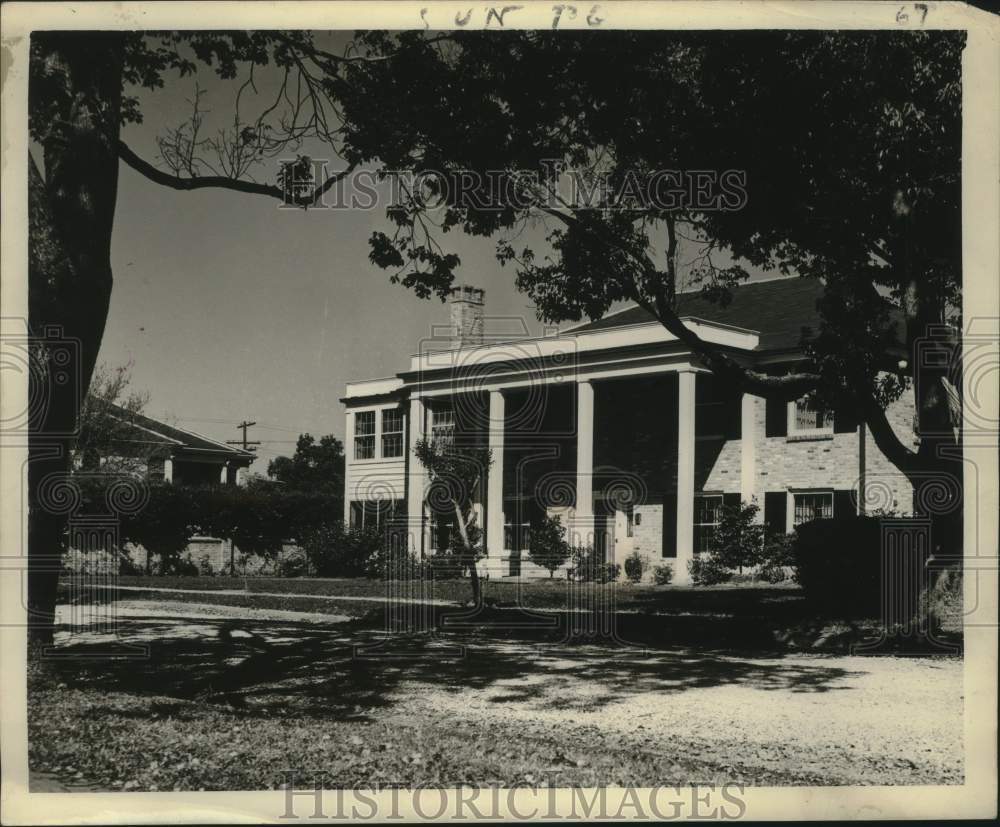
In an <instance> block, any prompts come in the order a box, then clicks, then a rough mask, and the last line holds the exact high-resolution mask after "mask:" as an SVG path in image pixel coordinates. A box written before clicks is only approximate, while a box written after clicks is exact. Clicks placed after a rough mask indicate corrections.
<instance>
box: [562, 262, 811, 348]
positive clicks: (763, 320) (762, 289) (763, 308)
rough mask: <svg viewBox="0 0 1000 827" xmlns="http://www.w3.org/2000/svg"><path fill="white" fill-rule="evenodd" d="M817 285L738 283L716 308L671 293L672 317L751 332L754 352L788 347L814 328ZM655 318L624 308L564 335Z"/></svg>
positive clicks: (696, 295)
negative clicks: (724, 303)
mask: <svg viewBox="0 0 1000 827" xmlns="http://www.w3.org/2000/svg"><path fill="white" fill-rule="evenodd" d="M822 295H823V285H822V283H821V282H819V281H818V280H816V279H813V278H798V277H795V278H785V279H771V280H770V281H758V282H752V283H750V284H743V285H740V286H739V287H736V288H733V290H732V297H733V298H732V301H731V302H730V303H729V304H728V305H727V306H726V307H722V306H720V305H718V304H713V303H712V302H710V301H708V300H706V299H705V298H703V297H702V296H701V294H700V293H698V292H692V293H681V294H680V295H678V297H677V315H678V316H682V317H683V316H693V317H696V318H699V319H704V320H705V321H709V322H718V323H719V324H725V325H732V326H733V327H742V328H745V329H747V330H756V331H757V332H758V333H759V334H760V343H759V344H758V346H757V350H791V349H795V348H797V347H798V346H799V344H800V342H801V340H802V334H803V328H805V329H806V330H807V331H808V335H815V334H816V333H818V332H819V311H818V310H817V309H816V303H817V301H818V300H819V298H820V297H821V296H822ZM653 321H655V319H654V317H653V316H652V315H651V314H650V313H647V312H646V311H645V310H643V309H642V308H641V307H629V308H626V309H625V310H621V311H619V312H618V313H614V314H612V315H610V316H605V317H604V318H603V319H598V320H596V321H593V322H590V323H589V324H585V325H581V326H580V327H576V328H573V329H572V330H570V331H567V332H569V333H586V332H588V331H591V330H606V329H609V328H615V327H624V326H626V325H632V324H643V323H648V322H653Z"/></svg>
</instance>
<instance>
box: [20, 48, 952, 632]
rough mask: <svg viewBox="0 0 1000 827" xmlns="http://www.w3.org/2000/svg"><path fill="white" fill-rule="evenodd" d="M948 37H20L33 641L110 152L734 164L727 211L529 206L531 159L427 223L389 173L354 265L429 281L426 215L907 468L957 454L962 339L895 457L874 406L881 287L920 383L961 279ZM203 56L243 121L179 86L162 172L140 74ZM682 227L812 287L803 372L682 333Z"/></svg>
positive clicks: (206, 169) (97, 312)
mask: <svg viewBox="0 0 1000 827" xmlns="http://www.w3.org/2000/svg"><path fill="white" fill-rule="evenodd" d="M962 44H963V40H962V35H961V34H960V33H952V32H899V33H891V34H884V33H878V32H873V33H837V34H827V33H810V32H803V33H798V32H796V33H781V32H763V33H751V34H745V33H710V34H707V33H654V32H647V33H631V32H596V33H580V32H563V33H547V32H510V31H507V32H503V33H487V32H482V33H473V32H453V33H447V34H433V33H431V34H428V33H424V32H406V33H394V34H386V33H368V34H363V35H359V36H358V37H357V38H356V41H355V46H354V48H353V49H351V50H349V51H345V52H343V54H336V53H334V52H333V51H331V50H330V49H327V48H323V47H322V46H321V45H317V42H316V40H315V39H314V38H313V36H312V35H311V34H309V33H304V32H186V33H176V32H175V33H162V34H153V35H148V34H142V33H134V32H89V33H88V32H82V33H81V32H37V33H34V34H33V35H32V41H31V77H30V85H29V113H30V130H31V137H32V140H33V142H34V145H35V147H36V148H37V151H38V154H39V157H38V158H37V159H36V158H35V157H34V156H33V157H32V158H31V160H30V163H29V177H30V181H29V230H30V236H29V262H30V272H29V304H30V308H29V313H30V319H29V323H30V327H31V331H32V334H33V335H34V342H35V343H34V345H33V358H34V365H33V370H32V372H31V374H30V380H29V381H30V383H31V388H30V392H31V393H32V398H33V399H43V400H44V401H45V404H44V405H42V406H40V407H39V408H38V410H39V411H40V413H39V415H38V416H37V417H35V418H34V419H33V420H32V423H31V434H30V449H29V453H30V467H29V608H30V610H31V636H32V637H33V638H35V639H39V640H42V641H44V640H47V639H49V638H50V636H51V621H52V617H53V612H54V601H55V591H56V583H57V577H58V568H59V556H60V554H61V544H62V534H63V531H64V528H65V519H64V517H62V516H60V515H59V514H57V513H51V511H54V510H57V509H50V508H48V506H47V504H46V503H45V502H42V501H41V500H40V498H39V496H38V494H39V491H40V486H41V483H42V482H43V481H44V480H45V479H46V478H47V477H49V476H50V475H59V474H64V473H65V472H66V470H67V463H68V456H69V445H70V444H71V439H72V433H73V431H74V429H75V426H76V416H77V411H78V409H79V407H80V404H81V401H82V400H83V398H84V395H85V393H86V389H87V387H88V384H89V382H90V377H91V374H92V372H93V369H94V365H95V363H96V360H97V354H98V351H99V348H100V343H101V338H102V335H103V330H104V325H105V321H106V318H107V311H108V305H109V301H110V296H111V290H112V272H111V261H110V250H111V233H112V228H113V226H114V217H115V207H116V196H117V177H118V168H119V163H121V162H124V163H126V164H128V165H129V166H130V167H132V168H133V169H134V170H136V171H137V172H139V173H141V174H142V175H144V176H146V177H147V178H148V179H149V180H151V181H153V182H155V183H157V184H160V185H163V186H168V187H172V188H175V189H179V190H194V189H200V188H205V187H222V188H227V189H231V190H234V191H237V192H240V193H244V194H252V195H259V196H264V197H270V198H275V199H278V200H281V201H284V202H285V203H289V204H295V205H299V206H308V205H310V204H313V203H315V202H316V200H317V199H319V198H320V197H321V196H322V195H323V193H325V192H327V191H328V190H329V189H330V188H331V187H332V186H333V185H334V184H336V183H337V182H338V181H339V180H341V179H343V178H344V177H345V176H346V175H348V174H350V172H351V171H352V170H354V169H356V168H357V167H359V166H360V165H362V164H365V163H375V164H377V165H381V166H382V167H383V168H385V169H412V170H417V171H419V170H446V171H447V170H454V171H457V170H474V171H489V170H506V171H515V170H520V171H535V172H540V173H545V172H546V171H547V170H548V167H547V165H546V163H545V162H546V161H549V160H551V159H559V160H563V161H565V162H567V163H568V164H569V165H570V166H571V167H572V168H573V169H576V170H578V171H580V172H581V173H582V174H583V175H584V176H585V177H586V176H590V175H593V176H603V177H605V178H606V179H607V180H609V181H611V182H618V183H620V184H626V183H627V181H628V176H629V173H630V172H631V173H633V174H636V175H640V176H641V175H643V174H645V173H647V172H649V171H651V170H657V169H682V170H683V169H687V170H694V169H716V170H725V169H738V170H745V171H746V173H747V191H748V192H749V193H750V198H751V204H750V207H749V208H748V209H743V210H738V211H734V212H721V211H716V212H707V211H703V210H699V209H695V208H694V207H693V206H692V205H691V204H689V203H681V204H679V205H677V206H675V207H674V208H671V209H662V208H655V209H648V208H643V206H642V205H641V204H640V205H638V207H636V208H634V209H632V208H630V209H627V210H626V209H613V210H586V209H584V210H581V209H578V208H576V207H575V206H574V205H572V204H563V203H560V202H559V200H558V198H552V197H543V196H548V195H550V194H549V193H547V192H546V189H547V188H546V186H545V181H546V179H545V177H544V175H542V176H541V177H540V178H539V181H538V182H536V183H535V184H531V183H530V182H528V183H525V184H522V183H518V185H517V186H516V187H515V188H514V189H515V190H516V191H517V195H518V197H517V198H514V199H509V200H508V202H507V203H504V204H503V205H502V207H501V208H500V209H481V208H480V207H479V206H478V203H477V202H476V201H475V200H474V201H473V202H472V203H471V204H470V203H448V204H447V207H446V209H445V210H444V211H443V213H440V214H437V215H435V214H432V213H431V212H430V211H429V210H428V209H427V204H426V202H425V201H423V200H421V198H420V197H419V193H418V192H415V191H412V190H409V189H407V188H405V187H404V188H403V189H402V190H401V192H402V195H403V198H402V203H401V204H397V205H395V206H394V207H393V208H392V209H390V210H389V213H388V218H389V226H390V228H391V230H390V233H379V234H377V235H376V236H375V237H374V238H373V249H372V259H373V261H375V262H376V263H378V264H381V265H385V266H391V267H393V268H394V270H395V274H394V277H395V278H396V279H397V280H400V281H402V282H403V283H404V284H406V285H408V286H410V287H412V288H413V289H415V290H416V292H417V293H418V294H419V295H422V296H428V295H433V294H437V295H439V296H445V295H446V294H447V291H448V289H449V287H450V285H451V283H452V281H453V279H454V275H455V270H456V268H457V267H458V266H459V264H460V261H459V258H458V256H457V255H455V254H454V253H453V252H450V251H448V250H447V249H445V248H444V247H443V246H442V243H441V240H440V235H439V234H437V230H436V229H435V223H434V222H437V224H438V225H439V227H440V229H451V228H454V227H461V229H462V230H463V231H465V232H467V233H471V234H477V235H484V236H489V235H493V234H495V233H500V234H503V235H504V236H505V238H501V244H500V246H499V248H498V253H499V255H500V258H501V260H503V261H514V262H515V263H516V265H517V269H518V272H517V279H518V284H519V286H520V287H521V288H522V289H524V290H525V291H526V292H527V293H528V294H529V295H530V296H531V297H532V298H533V299H534V300H535V302H536V305H537V306H538V308H539V311H540V312H541V314H542V315H543V316H544V317H545V318H548V319H561V318H580V317H582V316H584V315H586V316H590V317H593V316H597V315H599V314H600V313H602V312H603V311H604V310H605V309H607V308H608V307H609V306H611V304H613V303H614V302H615V301H617V300H619V299H631V300H633V301H636V302H638V303H639V304H641V305H642V306H643V307H646V308H648V309H649V310H650V311H651V312H653V313H654V315H656V317H657V318H658V319H659V320H660V321H661V323H662V324H664V326H665V327H667V328H668V329H669V330H671V332H673V333H674V334H675V335H677V336H678V337H679V338H680V339H681V340H682V341H684V342H686V343H688V344H689V345H690V346H691V347H692V348H693V349H694V350H695V351H696V352H698V353H699V354H701V356H702V358H703V359H704V360H705V362H706V364H707V365H708V366H709V367H711V368H712V369H713V370H715V371H716V372H718V373H719V374H721V375H723V376H726V377H727V378H729V379H730V380H731V381H732V382H733V383H735V384H736V385H737V386H738V387H742V388H743V389H745V390H748V391H752V392H754V393H759V394H762V395H777V396H781V397H782V398H791V397H794V396H798V395H800V394H801V393H803V392H805V391H807V390H813V389H818V390H819V391H820V392H822V393H825V394H828V395H832V396H840V397H845V398H847V399H848V400H849V401H851V402H853V403H854V404H856V405H857V407H859V408H860V409H862V410H863V411H864V415H865V418H866V420H867V422H868V424H869V426H870V428H871V430H872V433H873V435H874V436H875V438H876V440H877V441H878V444H879V446H880V447H881V449H882V450H883V451H884V452H885V453H886V455H887V456H888V457H889V458H890V459H891V460H892V461H893V462H894V463H896V465H897V466H899V467H900V469H902V470H903V471H904V473H907V474H908V475H909V476H910V478H911V479H913V480H914V481H915V482H916V481H919V480H921V479H923V478H925V475H926V474H928V473H930V474H934V473H940V472H942V471H943V470H944V469H945V468H947V467H948V463H947V462H945V461H944V460H942V458H941V457H942V449H948V448H950V447H952V446H953V445H954V443H955V437H954V436H953V434H952V430H951V426H952V424H953V418H952V415H951V412H950V410H949V407H948V405H947V399H948V396H947V392H948V390H949V389H950V386H949V385H948V384H947V379H948V375H947V374H948V367H947V366H948V365H949V364H950V359H951V351H950V348H951V347H953V343H951V342H945V343H944V344H943V345H942V347H943V348H944V351H945V352H944V358H943V359H941V358H938V359H936V360H935V364H936V365H938V366H939V367H936V368H923V369H922V370H923V373H922V374H921V375H920V376H919V378H920V380H921V381H920V382H918V383H917V391H918V414H919V424H920V435H921V440H920V445H919V448H918V449H917V450H913V449H912V448H911V447H910V446H908V445H906V444H904V443H903V442H901V441H900V440H899V439H898V438H897V437H896V436H895V434H894V433H893V432H892V430H891V428H889V427H888V423H887V422H886V419H885V416H884V413H883V411H884V407H885V404H886V403H887V402H888V401H889V400H890V399H891V398H892V397H893V396H894V395H895V394H898V393H899V392H900V387H899V382H896V381H892V380H890V381H885V379H884V377H882V376H880V374H879V369H880V368H882V367H884V365H885V363H886V359H885V357H886V356H887V354H888V353H889V350H890V349H889V341H890V337H889V335H888V334H887V332H886V330H885V326H884V325H883V324H882V321H883V319H884V316H885V305H884V303H883V302H882V301H881V299H880V297H882V296H885V297H887V298H888V299H889V300H890V301H892V302H895V303H896V304H897V305H898V306H899V307H901V308H902V310H903V311H904V312H905V315H906V330H905V332H903V331H900V332H901V333H903V336H904V337H905V345H906V347H908V348H909V350H910V352H911V358H910V359H909V360H908V365H907V368H906V373H907V377H906V378H907V379H908V380H909V381H913V379H914V378H917V377H916V371H917V368H918V365H921V364H927V363H928V362H929V361H930V360H921V359H918V358H916V357H915V354H916V350H917V347H918V342H921V341H923V340H930V341H935V340H934V338H933V337H932V336H929V332H931V330H932V327H933V325H934V323H935V322H937V321H939V320H941V319H942V318H944V317H945V316H946V314H947V312H948V309H949V308H950V307H954V304H955V301H954V293H955V291H956V287H957V284H958V278H959V277H958V274H959V272H960V260H959V254H960V244H959V228H960V215H959V209H958V205H959V157H958V150H959V143H960V121H961V119H960V111H959V106H960V88H959V61H960V53H961V48H962ZM199 66H201V67H206V66H207V67H211V70H212V71H214V72H215V73H216V74H217V75H218V76H219V77H221V78H224V79H230V80H233V82H234V95H233V98H234V104H235V107H236V114H235V117H234V118H233V119H232V120H231V123H230V125H229V126H228V127H227V128H225V129H224V130H222V131H221V132H216V133H213V135H212V136H211V137H208V136H206V135H205V131H204V118H203V113H202V112H201V111H200V109H199V107H198V98H197V96H196V97H195V100H194V111H193V112H192V115H191V118H190V119H189V121H188V122H187V123H186V124H184V125H182V126H180V127H178V128H176V129H173V130H171V131H169V132H167V133H166V134H164V135H163V136H162V138H161V141H160V144H159V150H160V152H159V155H160V158H161V160H162V164H161V165H160V166H157V165H155V164H154V163H153V162H152V161H151V160H150V159H149V158H143V157H141V155H140V154H138V153H137V152H135V151H134V150H133V148H131V147H129V146H128V145H126V144H125V143H124V142H123V141H122V140H121V128H122V126H123V124H127V123H130V122H137V121H139V120H140V119H141V118H142V109H141V106H140V102H139V98H138V97H137V96H136V91H135V90H136V89H138V88H140V87H145V88H147V89H156V88H158V87H160V86H162V85H163V84H164V79H165V78H167V77H169V76H171V74H172V73H180V74H190V73H192V72H194V71H195V70H196V69H197V68H198V67H199ZM265 69H266V70H267V71H269V72H273V73H275V75H276V77H277V79H278V80H277V88H278V91H277V94H276V95H275V96H274V97H273V98H269V99H268V100H267V101H266V102H262V103H260V105H259V107H258V109H257V110H256V111H255V112H254V113H252V114H246V107H247V106H248V105H249V104H248V101H250V100H260V98H259V97H254V96H253V95H252V94H251V93H253V92H254V91H256V89H257V86H256V82H255V74H254V73H255V71H256V72H257V75H256V77H257V78H259V77H260V75H261V74H262V73H263V72H264V71H265ZM241 106H242V107H243V109H242V110H241V108H240V107H241ZM387 113H391V116H389V115H387ZM304 142H305V143H310V142H312V143H317V142H318V143H322V144H323V145H325V146H326V147H327V154H328V155H329V156H330V157H331V158H337V159H341V162H342V163H341V164H340V166H339V168H337V169H335V170H333V171H332V172H330V173H329V174H327V175H326V176H325V177H322V178H320V179H319V180H316V181H312V180H310V178H309V176H308V174H307V175H305V176H303V175H302V173H303V172H306V173H307V172H308V166H309V165H308V163H305V162H303V163H300V164H299V165H289V166H286V167H284V168H282V169H280V170H278V169H276V166H277V164H275V160H276V159H278V158H282V157H287V156H288V154H289V153H290V152H295V151H296V150H297V149H298V148H299V147H300V146H302V145H303V143H304ZM32 152H33V154H34V153H35V152H36V149H33V150H32ZM268 164H270V165H271V166H270V169H269V171H268V172H266V173H264V172H263V170H265V169H266V168H267V165H268ZM303 178H304V180H303ZM260 179H262V180H260ZM588 180H589V179H588ZM525 192H526V194H527V195H529V196H530V199H529V204H528V206H524V205H523V203H522V202H523V198H522V197H521V196H522V195H523V194H525ZM534 217H541V218H542V219H543V220H546V221H549V222H551V225H552V230H551V235H550V242H551V246H552V248H553V249H552V255H551V256H550V257H549V258H548V259H541V258H539V257H537V256H536V255H535V251H534V250H530V249H521V250H517V249H515V246H514V245H512V244H511V243H509V241H510V239H509V236H510V235H512V234H516V231H517V230H518V229H519V228H521V227H522V226H524V224H525V223H526V222H528V221H530V220H532V218H534ZM684 235H689V236H690V237H692V238H696V239H698V240H699V243H701V244H703V245H704V250H703V254H702V257H701V265H700V266H699V267H697V268H694V274H695V275H698V276H701V277H702V278H704V279H705V280H706V284H707V286H708V287H709V288H710V290H711V291H712V293H713V295H716V296H719V297H721V298H722V299H723V300H724V299H725V296H726V294H727V288H728V287H729V286H731V284H732V283H733V282H734V280H736V279H738V277H739V276H740V272H739V270H738V269H735V268H733V267H729V266H726V267H723V268H716V267H714V266H712V257H711V253H712V251H713V250H714V249H717V248H722V249H724V250H726V251H727V252H728V253H729V254H731V256H732V257H733V258H734V259H735V260H745V261H747V262H750V263H752V264H755V265H758V266H775V267H781V268H784V269H788V270H795V271H797V272H799V273H800V274H802V275H804V276H806V277H822V278H824V279H825V280H826V282H827V284H828V288H829V289H828V294H829V295H830V296H831V297H832V299H831V301H829V302H827V305H826V306H825V307H824V315H825V317H826V319H827V324H826V325H825V327H824V330H823V331H822V334H823V335H822V336H821V337H820V338H819V340H818V341H817V343H816V344H815V345H814V346H813V350H812V358H811V360H810V361H809V362H808V363H805V364H803V365H801V366H800V368H799V369H798V370H797V371H796V372H795V373H794V374H792V375H790V376H783V377H774V376H769V375H766V374H762V373H760V372H757V371H754V370H750V369H748V368H747V367H746V366H745V365H742V364H739V363H736V362H734V361H733V360H732V359H731V358H729V357H727V356H726V354H724V353H721V352H718V351H716V350H715V349H713V348H712V347H711V346H709V345H708V344H707V343H705V342H703V341H701V340H700V339H699V338H698V337H697V336H696V335H695V334H694V333H693V332H692V331H690V330H688V329H687V328H686V327H685V326H684V325H683V323H682V322H681V321H680V320H679V318H678V317H677V314H676V313H675V312H674V301H675V298H676V290H677V285H678V270H679V266H678V260H677V258H678V256H677V251H678V248H679V246H680V243H681V241H680V240H681V237H682V236H684ZM845 308H846V312H845ZM53 336H55V337H56V338H55V339H53ZM60 336H61V337H68V339H69V340H70V341H71V342H74V343H75V345H74V346H75V347H76V348H77V359H76V361H75V362H74V365H75V367H76V368H77V370H76V372H75V381H71V382H63V383H60V382H58V381H56V377H57V374H58V373H59V365H58V364H56V361H57V360H56V357H57V356H58V353H59V350H60V342H59V341H58V337H60ZM942 366H943V367H942Z"/></svg>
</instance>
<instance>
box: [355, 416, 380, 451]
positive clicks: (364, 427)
mask: <svg viewBox="0 0 1000 827" xmlns="http://www.w3.org/2000/svg"><path fill="white" fill-rule="evenodd" d="M374 456H375V411H358V412H357V413H356V414H354V458H355V459H373V458H374Z"/></svg>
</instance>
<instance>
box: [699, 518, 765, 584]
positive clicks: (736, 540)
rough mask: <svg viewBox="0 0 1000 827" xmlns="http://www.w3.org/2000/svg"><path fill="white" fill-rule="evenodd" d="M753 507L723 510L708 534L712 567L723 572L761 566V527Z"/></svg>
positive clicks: (762, 538)
mask: <svg viewBox="0 0 1000 827" xmlns="http://www.w3.org/2000/svg"><path fill="white" fill-rule="evenodd" d="M759 512H760V508H758V507H757V505H756V504H755V503H749V504H747V503H742V504H740V505H731V506H723V508H722V512H721V514H720V518H719V524H718V525H717V526H716V527H715V531H713V532H712V541H711V547H710V549H709V550H710V552H711V555H712V558H713V560H714V561H715V563H713V564H712V565H715V564H718V565H719V566H722V567H724V568H727V569H738V570H739V571H740V572H741V573H742V572H743V569H744V568H749V567H752V566H756V565H757V564H758V563H760V562H761V547H762V546H763V542H764V526H763V525H762V524H760V523H758V522H756V520H757V514H758V513H759Z"/></svg>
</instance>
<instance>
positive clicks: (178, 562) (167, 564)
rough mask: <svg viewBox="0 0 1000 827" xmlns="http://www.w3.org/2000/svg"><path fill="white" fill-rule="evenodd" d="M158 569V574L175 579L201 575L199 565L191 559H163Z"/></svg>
mask: <svg viewBox="0 0 1000 827" xmlns="http://www.w3.org/2000/svg"><path fill="white" fill-rule="evenodd" d="M157 568H158V570H157V574H170V575H174V576H175V577H197V576H198V575H199V574H201V571H200V570H199V568H198V565H197V564H196V563H195V562H194V560H192V559H191V558H190V557H162V558H160V564H159V566H158V567H157Z"/></svg>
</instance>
